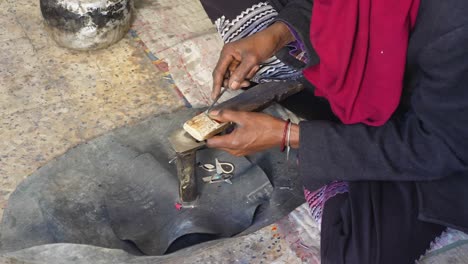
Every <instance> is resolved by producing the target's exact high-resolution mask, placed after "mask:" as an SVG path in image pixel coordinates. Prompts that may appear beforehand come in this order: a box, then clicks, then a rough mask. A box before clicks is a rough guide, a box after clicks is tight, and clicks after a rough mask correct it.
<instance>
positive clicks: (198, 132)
mask: <svg viewBox="0 0 468 264" xmlns="http://www.w3.org/2000/svg"><path fill="white" fill-rule="evenodd" d="M228 125H229V123H219V122H217V121H215V120H213V119H211V118H209V117H208V116H207V115H206V114H205V113H204V112H203V113H201V114H199V115H197V116H195V117H194V118H192V119H190V120H188V121H187V122H185V124H184V130H185V131H187V133H189V134H190V135H191V136H192V137H194V138H195V139H196V140H198V141H203V140H207V139H209V138H211V137H213V136H215V135H217V134H219V133H221V132H222V131H223V130H224V129H226V128H227V126H228Z"/></svg>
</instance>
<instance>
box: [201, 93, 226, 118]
mask: <svg viewBox="0 0 468 264" xmlns="http://www.w3.org/2000/svg"><path fill="white" fill-rule="evenodd" d="M226 91H227V88H226V87H224V88H223V90H222V91H221V92H220V93H219V94H218V96H216V98H215V99H214V101H213V103H212V104H211V105H210V107H208V109H206V111H205V114H207V115H208V114H209V113H210V111H211V109H213V107H214V106H215V104H216V103H217V102H218V100H219V98H221V96H223V94H224V92H226Z"/></svg>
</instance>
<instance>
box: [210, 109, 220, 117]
mask: <svg viewBox="0 0 468 264" xmlns="http://www.w3.org/2000/svg"><path fill="white" fill-rule="evenodd" d="M209 114H210V115H212V116H217V115H219V110H212V111H210V113H209Z"/></svg>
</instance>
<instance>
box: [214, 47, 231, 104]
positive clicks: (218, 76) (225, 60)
mask: <svg viewBox="0 0 468 264" xmlns="http://www.w3.org/2000/svg"><path fill="white" fill-rule="evenodd" d="M233 60H234V57H232V56H231V55H227V56H223V55H221V57H220V59H219V60H218V63H217V64H216V67H215V69H214V71H213V90H212V93H211V98H213V99H214V98H216V96H218V94H219V93H220V92H221V86H222V85H223V81H224V75H225V74H226V71H227V69H228V67H229V65H230V64H231V62H232V61H233Z"/></svg>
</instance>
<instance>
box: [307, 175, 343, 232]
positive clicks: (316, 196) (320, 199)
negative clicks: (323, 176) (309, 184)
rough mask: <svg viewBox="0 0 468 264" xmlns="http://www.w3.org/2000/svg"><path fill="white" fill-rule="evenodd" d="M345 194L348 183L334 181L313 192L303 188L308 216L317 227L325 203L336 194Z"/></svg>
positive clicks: (320, 221) (320, 220)
mask: <svg viewBox="0 0 468 264" xmlns="http://www.w3.org/2000/svg"><path fill="white" fill-rule="evenodd" d="M347 192H348V183H347V182H344V181H334V182H332V183H330V184H328V185H325V186H323V187H322V188H320V189H318V190H316V191H314V192H311V191H309V190H307V189H305V188H304V195H305V199H306V201H307V203H308V204H309V208H310V214H311V216H312V217H313V218H314V219H315V221H316V222H317V223H318V224H319V225H321V223H322V212H323V207H324V206H325V202H326V201H327V200H328V199H330V198H332V197H334V196H335V195H337V194H341V193H347Z"/></svg>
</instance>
